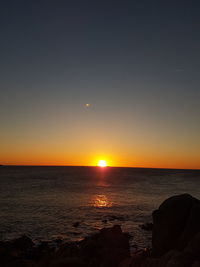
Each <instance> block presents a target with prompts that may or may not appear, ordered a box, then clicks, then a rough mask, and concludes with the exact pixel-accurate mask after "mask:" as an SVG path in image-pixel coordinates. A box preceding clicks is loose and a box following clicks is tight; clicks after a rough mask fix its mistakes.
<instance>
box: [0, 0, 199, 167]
mask: <svg viewBox="0 0 200 267" xmlns="http://www.w3.org/2000/svg"><path fill="white" fill-rule="evenodd" d="M199 14H200V1H193V0H191V1H184V0H180V1H176V0H173V1H170V0H169V1H160V0H159V1H153V0H152V1H150V0H146V1H141V0H138V1H134V0H130V1H125V0H123V1H122V0H121V1H117V0H115V1H109V0H107V1H98V0H97V1H95V0H93V1H87V0H80V1H76V0H73V1H70V0H69V1H68V0H66V1H64V0H63V1H59V0H54V1H51V0H48V1H44V0H40V1H37V0H34V1H31V0H28V1H27V0H26V1H21V0H17V1H14V0H13V1H9V0H8V1H1V4H0V33H1V42H0V53H1V55H0V73H1V74H0V76H1V79H0V88H1V95H0V125H1V126H0V127H1V130H0V164H20V165H24V164H28V165H38V164H39V165H96V164H97V161H98V160H100V159H104V160H106V161H107V164H108V165H110V166H133V167H138V166H144V167H167V168H200V87H199V85H200V15H199ZM86 104H90V105H88V106H86Z"/></svg>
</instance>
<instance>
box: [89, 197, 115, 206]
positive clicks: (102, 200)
mask: <svg viewBox="0 0 200 267" xmlns="http://www.w3.org/2000/svg"><path fill="white" fill-rule="evenodd" d="M92 206H93V207H96V208H105V207H107V208H108V207H112V206H113V203H112V202H111V201H109V200H108V198H107V197H106V196H105V195H95V196H93V199H92Z"/></svg>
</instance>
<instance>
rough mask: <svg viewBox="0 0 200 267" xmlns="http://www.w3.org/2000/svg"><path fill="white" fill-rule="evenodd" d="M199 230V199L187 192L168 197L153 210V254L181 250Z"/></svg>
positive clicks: (157, 254)
mask: <svg viewBox="0 0 200 267" xmlns="http://www.w3.org/2000/svg"><path fill="white" fill-rule="evenodd" d="M199 231H200V201H199V200H198V199H196V198H194V197H192V196H190V195H188V194H183V195H178V196H173V197H170V198H168V199H167V200H165V201H164V202H163V203H162V204H161V205H160V207H159V209H158V210H156V211H154V212H153V233H152V251H153V255H154V256H156V257H159V256H162V255H163V254H165V253H166V252H168V251H169V250H172V249H177V250H183V249H184V248H185V247H186V246H187V244H188V242H189V241H190V240H191V239H192V238H193V236H194V235H195V234H196V233H198V232H199Z"/></svg>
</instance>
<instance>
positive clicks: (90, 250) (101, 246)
mask: <svg viewBox="0 0 200 267" xmlns="http://www.w3.org/2000/svg"><path fill="white" fill-rule="evenodd" d="M80 250H81V255H82V257H84V258H87V259H88V260H89V262H90V263H91V262H98V263H99V265H94V266H102V267H107V266H108V267H110V266H112V267H117V266H118V265H119V263H120V262H121V261H122V260H124V259H125V258H127V257H129V256H130V252H129V238H128V236H127V235H125V234H124V233H122V230H121V227H120V226H119V225H115V226H113V227H111V228H103V229H101V230H100V233H98V234H96V235H94V236H92V237H88V238H86V239H84V240H83V241H81V242H80ZM92 266H93V265H92Z"/></svg>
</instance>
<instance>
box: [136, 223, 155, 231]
mask: <svg viewBox="0 0 200 267" xmlns="http://www.w3.org/2000/svg"><path fill="white" fill-rule="evenodd" d="M139 227H140V228H141V229H143V230H145V231H152V230H153V223H144V224H141V225H139Z"/></svg>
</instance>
